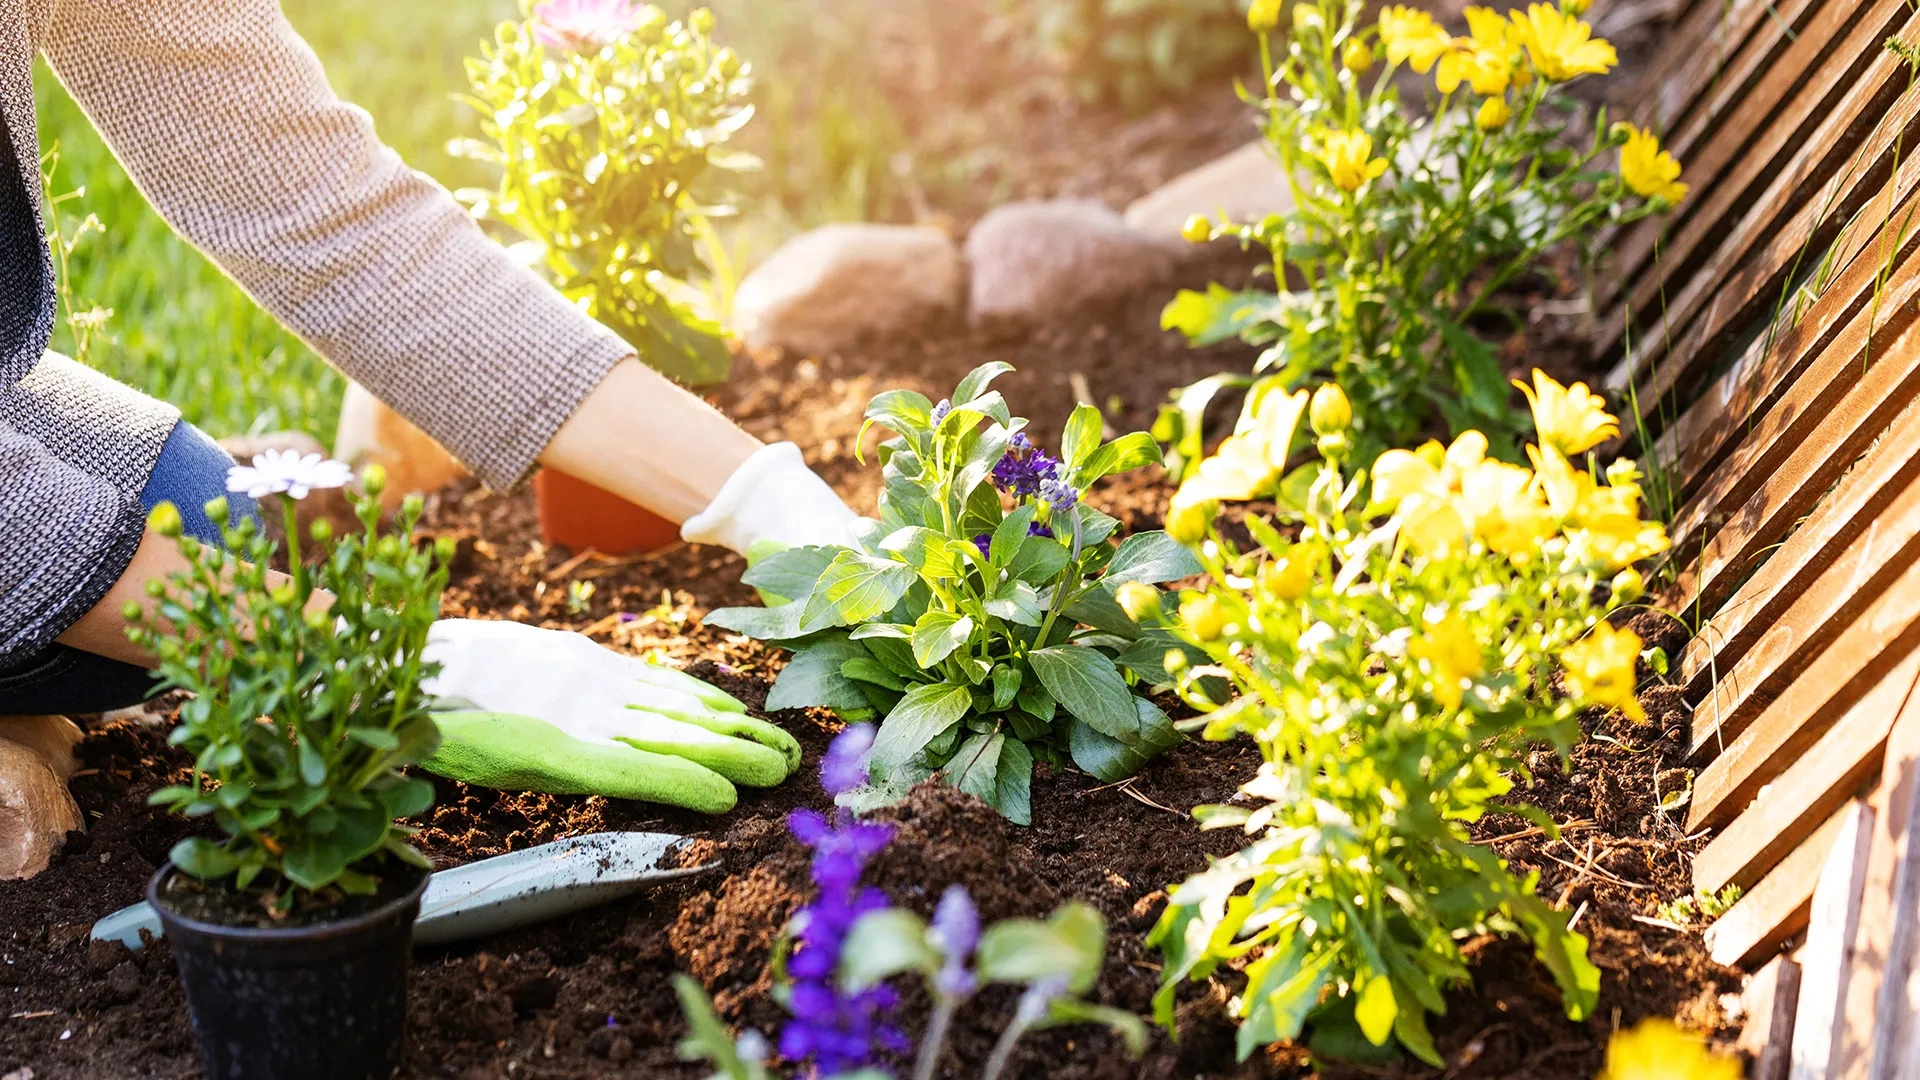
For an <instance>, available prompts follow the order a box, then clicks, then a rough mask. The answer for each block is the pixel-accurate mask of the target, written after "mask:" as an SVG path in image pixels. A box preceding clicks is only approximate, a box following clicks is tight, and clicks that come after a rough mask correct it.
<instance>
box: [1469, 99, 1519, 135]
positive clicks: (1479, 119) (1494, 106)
mask: <svg viewBox="0 0 1920 1080" xmlns="http://www.w3.org/2000/svg"><path fill="white" fill-rule="evenodd" d="M1511 119H1513V110H1512V109H1510V108H1508V107H1507V99H1506V98H1504V97H1490V98H1488V99H1487V100H1485V101H1483V102H1481V103H1480V111H1479V112H1477V113H1475V114H1474V117H1473V122H1474V123H1476V124H1479V125H1480V128H1481V130H1483V131H1499V130H1500V129H1501V128H1503V127H1506V126H1507V121H1508V120H1511Z"/></svg>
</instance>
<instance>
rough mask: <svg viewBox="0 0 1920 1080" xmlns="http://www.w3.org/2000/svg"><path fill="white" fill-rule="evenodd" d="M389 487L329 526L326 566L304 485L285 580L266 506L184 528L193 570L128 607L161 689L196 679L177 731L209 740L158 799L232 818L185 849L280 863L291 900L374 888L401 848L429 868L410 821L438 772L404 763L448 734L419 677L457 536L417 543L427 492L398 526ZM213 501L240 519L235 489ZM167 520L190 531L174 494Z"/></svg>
mask: <svg viewBox="0 0 1920 1080" xmlns="http://www.w3.org/2000/svg"><path fill="white" fill-rule="evenodd" d="M378 487H379V483H378V481H377V479H374V478H369V481H368V483H367V489H368V490H367V493H366V494H364V495H362V496H359V497H357V498H356V499H355V510H356V513H357V515H358V517H359V520H360V523H361V526H362V529H363V530H364V531H363V532H361V533H358V534H355V535H350V536H345V537H341V538H339V539H337V540H336V539H334V538H333V536H332V534H331V530H330V529H329V528H328V527H327V525H326V524H325V522H324V520H323V521H321V522H317V523H316V524H315V525H314V527H313V533H312V538H313V542H314V543H315V544H316V545H318V546H319V548H320V553H321V555H320V557H319V558H318V559H316V560H315V562H314V565H312V566H308V565H306V563H305V562H304V561H303V558H302V552H301V550H300V544H299V527H298V524H297V522H296V521H295V519H294V511H293V504H292V502H291V501H290V500H289V501H288V502H287V505H286V510H285V526H286V535H287V536H288V537H289V544H288V551H287V558H288V564H289V565H290V566H291V567H292V568H293V569H292V571H291V573H290V575H288V576H287V577H286V578H285V579H284V580H281V579H277V578H276V577H274V576H273V575H271V573H270V572H269V571H268V570H267V569H266V567H267V566H269V565H270V564H272V563H273V561H274V559H275V557H276V555H278V554H279V545H278V543H276V542H275V541H273V540H272V539H270V538H269V537H268V536H267V535H266V534H265V532H264V530H260V529H256V528H255V527H254V525H253V522H252V521H251V520H247V521H242V522H241V524H240V525H239V526H238V527H234V528H229V529H228V530H226V536H225V545H224V546H223V547H216V546H211V545H203V544H201V543H199V542H197V541H195V540H194V539H193V538H191V537H180V538H179V541H178V542H179V546H180V551H181V553H182V554H183V555H185V556H186V558H187V559H188V561H189V562H190V563H191V567H190V569H188V570H185V571H181V572H179V573H176V574H174V575H172V576H171V578H170V579H169V580H168V581H165V582H162V581H158V580H156V581H153V582H150V583H149V585H148V592H149V593H150V594H151V595H152V596H153V597H154V598H155V600H156V601H157V603H156V606H155V609H154V613H153V614H151V615H144V616H143V615H141V613H140V611H139V609H138V608H137V607H135V606H132V605H130V606H129V610H128V612H127V614H128V617H129V619H130V620H132V622H133V625H132V627H131V629H130V630H129V632H128V633H129V636H130V637H131V638H132V639H133V640H134V641H135V642H137V643H139V644H141V645H142V646H144V647H146V648H148V649H150V650H152V651H153V652H154V653H155V654H156V655H157V656H158V657H159V660H160V663H159V666H158V669H157V672H158V675H159V677H160V685H161V687H162V688H164V689H178V690H186V691H189V692H190V693H191V694H192V695H193V696H192V697H191V698H189V699H188V700H187V702H186V703H185V704H184V705H182V706H181V709H180V722H179V726H178V727H176V728H175V729H174V730H173V733H172V735H171V736H170V738H169V742H171V743H172V744H173V745H176V746H181V747H184V748H186V749H187V750H188V751H189V752H190V753H192V754H193V758H194V769H193V780H192V782H191V783H189V784H187V785H183V786H175V787H168V788H163V789H162V790H160V791H157V792H155V793H154V795H153V797H152V800H151V801H152V802H153V803H154V804H155V805H160V806H168V807H171V808H172V809H173V811H174V812H176V813H180V814H184V815H186V816H188V817H202V816H206V815H212V817H213V820H214V823H215V824H216V825H218V826H219V827H220V830H221V831H222V832H224V833H225V834H226V839H225V840H224V841H214V840H208V839H205V838H201V837H193V838H189V839H186V840H183V841H181V842H180V843H179V844H177V845H175V847H174V849H173V852H172V858H173V861H174V863H175V865H177V866H178V867H179V868H180V869H181V870H182V871H184V872H186V873H187V874H189V875H191V876H193V877H196V878H201V879H203V880H209V881H210V880H215V879H221V878H227V877H229V876H231V877H232V878H233V879H234V884H235V885H236V887H238V888H241V889H246V888H249V887H251V886H253V885H254V883H255V882H256V880H258V879H261V878H262V876H263V875H264V876H265V883H266V885H267V886H268V887H269V888H270V890H271V891H273V892H274V893H275V894H277V901H276V902H277V904H278V906H279V908H280V909H281V910H285V909H287V908H289V907H290V906H292V905H293V903H294V902H295V899H296V894H311V893H316V892H320V891H321V890H325V889H328V888H330V887H337V888H338V889H340V890H343V891H345V892H349V893H370V892H372V891H373V890H374V888H375V887H376V882H377V879H376V877H375V876H374V875H375V872H376V869H377V866H378V862H379V859H380V858H384V857H385V856H393V857H397V858H399V859H401V860H403V861H405V862H409V863H412V864H414V865H416V866H419V867H421V868H423V869H425V868H427V866H428V864H427V861H426V859H425V857H424V856H422V855H421V854H420V853H419V852H417V851H416V850H414V848H413V847H412V846H411V845H410V844H408V843H407V840H406V837H407V836H409V835H411V830H409V829H407V828H404V827H402V826H399V825H396V824H395V823H394V819H395V818H400V817H411V816H413V815H416V814H419V813H421V812H422V811H424V810H426V809H427V807H428V806H430V805H431V804H432V802H433V786H432V785H431V784H429V783H427V782H426V781H424V780H420V779H417V778H414V777H409V776H406V775H404V774H403V773H402V772H401V769H402V767H403V766H406V765H411V764H414V763H416V762H418V761H420V760H422V759H423V758H425V757H427V756H428V755H429V754H431V753H432V752H433V750H434V747H435V746H437V745H438V743H439V739H440V736H439V732H438V730H437V729H436V728H435V727H434V723H433V719H432V717H431V716H429V715H428V713H427V700H426V697H425V695H424V694H423V693H422V692H421V690H420V682H421V680H422V679H423V678H425V677H427V676H428V675H431V674H432V673H433V669H434V665H431V664H428V663H425V662H424V661H423V660H422V658H421V654H422V651H423V650H424V649H425V647H426V641H427V628H428V627H429V626H430V625H432V623H433V621H434V620H435V619H436V618H437V617H438V615H439V611H440V594H441V591H442V589H443V588H444V587H445V585H446V581H447V569H446V563H447V559H448V558H450V557H451V554H452V552H451V545H450V543H449V542H448V541H446V540H442V541H441V542H440V543H439V544H437V545H436V546H435V547H433V548H432V549H422V548H420V547H418V546H416V545H415V544H414V542H413V526H414V523H415V521H417V520H418V518H419V516H420V502H419V500H418V499H417V498H412V499H409V501H408V503H407V504H406V506H405V507H404V508H403V509H402V511H401V513H400V516H399V520H398V524H397V526H396V529H395V530H394V531H393V532H389V533H386V534H384V535H382V534H381V533H380V532H379V519H380V500H379V499H378V498H377V494H378ZM208 513H209V515H210V516H211V517H212V518H213V519H214V520H216V521H219V520H224V519H225V517H226V513H227V507H226V501H225V500H224V499H220V500H215V502H214V503H212V504H209V506H208ZM154 520H155V525H156V527H157V528H159V530H160V531H161V532H163V533H167V534H169V535H174V536H179V531H178V523H179V515H178V513H177V512H176V511H174V510H173V507H171V506H170V505H165V504H163V505H162V507H161V508H160V509H159V510H157V511H156V512H155V519H154ZM316 590H324V591H325V592H327V593H331V594H332V596H333V602H332V605H331V606H330V607H328V608H325V609H320V608H317V607H316V608H315V609H314V610H311V611H310V610H308V608H309V605H310V601H311V600H312V599H313V597H314V594H315V591H316ZM282 882H285V883H287V884H290V885H291V886H292V888H290V889H282V888H281V883H282Z"/></svg>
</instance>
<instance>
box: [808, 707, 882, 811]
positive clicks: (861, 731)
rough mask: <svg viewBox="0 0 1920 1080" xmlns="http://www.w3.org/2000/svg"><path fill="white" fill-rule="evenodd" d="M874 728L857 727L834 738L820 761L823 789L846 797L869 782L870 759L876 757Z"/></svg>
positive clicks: (856, 725)
mask: <svg viewBox="0 0 1920 1080" xmlns="http://www.w3.org/2000/svg"><path fill="white" fill-rule="evenodd" d="M876 734H877V733H876V731H875V730H874V727H873V725H872V724H855V725H853V726H852V727H849V728H847V729H846V730H845V731H842V732H841V733H840V734H838V735H836V736H834V737H833V742H832V743H830V744H828V746H827V754H826V757H824V758H822V759H821V761H820V786H821V787H823V788H826V789H827V794H829V795H842V794H845V793H846V792H849V791H852V790H853V789H854V788H857V787H859V786H860V785H862V784H864V783H866V782H867V758H868V756H869V755H871V754H872V753H873V740H874V736H875V735H876Z"/></svg>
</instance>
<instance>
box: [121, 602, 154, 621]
mask: <svg viewBox="0 0 1920 1080" xmlns="http://www.w3.org/2000/svg"><path fill="white" fill-rule="evenodd" d="M120 617H121V618H122V619H125V620H126V621H128V622H130V623H137V622H139V621H140V620H141V619H144V618H146V617H147V613H146V611H145V610H144V609H142V608H141V607H140V605H139V604H138V603H136V602H135V601H132V600H129V601H127V602H126V603H124V604H121V605H120Z"/></svg>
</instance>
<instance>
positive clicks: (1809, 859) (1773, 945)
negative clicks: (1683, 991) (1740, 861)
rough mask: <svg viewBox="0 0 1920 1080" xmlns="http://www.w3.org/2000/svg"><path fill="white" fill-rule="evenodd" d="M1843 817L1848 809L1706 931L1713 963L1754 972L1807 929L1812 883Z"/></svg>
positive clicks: (1836, 816)
mask: <svg viewBox="0 0 1920 1080" xmlns="http://www.w3.org/2000/svg"><path fill="white" fill-rule="evenodd" d="M1849 805H1851V804H1849ZM1846 812H1847V807H1844V806H1843V807H1841V809H1840V810H1839V812H1837V813H1835V814H1834V815H1833V816H1832V817H1830V818H1828V819H1827V821H1826V823H1825V824H1824V825H1821V826H1820V828H1819V829H1818V830H1816V831H1815V832H1814V834H1813V835H1812V836H1809V837H1807V839H1806V840H1805V842H1803V843H1802V844H1801V845H1800V846H1799V847H1797V848H1795V849H1794V850H1793V854H1791V855H1788V856H1787V857H1786V858H1785V859H1782V860H1781V861H1780V865H1779V866H1776V867H1774V869H1773V873H1771V874H1768V875H1767V876H1766V877H1764V878H1762V879H1760V884H1758V885H1755V886H1754V887H1753V888H1752V889H1750V890H1748V891H1747V894H1746V895H1745V896H1742V897H1741V898H1740V902H1739V903H1737V904H1735V905H1733V907H1731V908H1728V909H1727V911H1726V913H1725V914H1723V915H1721V916H1720V918H1718V919H1716V920H1715V921H1714V924H1713V925H1712V926H1709V927H1707V933H1706V938H1707V951H1708V952H1709V953H1711V954H1712V956H1713V959H1714V962H1715V963H1718V964H1725V965H1727V966H1728V967H1752V966H1753V965H1754V964H1756V963H1758V962H1760V961H1762V960H1765V959H1766V958H1767V957H1769V956H1772V955H1773V954H1774V953H1776V952H1778V951H1780V948H1781V947H1782V946H1784V945H1785V944H1786V943H1787V942H1788V941H1789V940H1790V939H1791V938H1792V937H1793V936H1794V935H1795V934H1798V933H1799V932H1800V931H1802V930H1805V929H1806V928H1807V915H1808V913H1809V912H1810V911H1811V910H1812V908H1813V887H1814V884H1815V883H1816V882H1817V881H1818V880H1819V878H1820V868H1821V867H1822V866H1825V865H1826V862H1827V856H1828V855H1830V854H1832V852H1833V844H1834V841H1835V840H1837V839H1838V838H1839V836H1840V827H1841V826H1842V825H1844V824H1845V823H1846Z"/></svg>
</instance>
